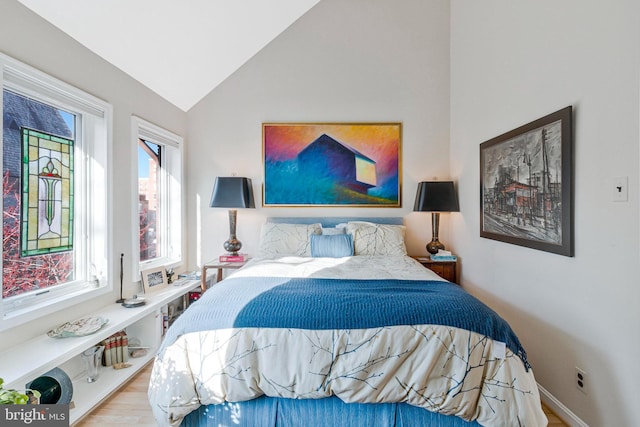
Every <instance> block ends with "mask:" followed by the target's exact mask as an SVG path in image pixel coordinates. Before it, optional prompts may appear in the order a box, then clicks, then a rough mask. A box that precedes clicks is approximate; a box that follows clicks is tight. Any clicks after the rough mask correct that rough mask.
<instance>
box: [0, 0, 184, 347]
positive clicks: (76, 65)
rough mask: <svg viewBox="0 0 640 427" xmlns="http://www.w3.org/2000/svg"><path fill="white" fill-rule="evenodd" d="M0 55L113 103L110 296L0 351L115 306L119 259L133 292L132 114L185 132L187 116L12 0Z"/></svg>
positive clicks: (1, 19)
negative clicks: (111, 278)
mask: <svg viewBox="0 0 640 427" xmlns="http://www.w3.org/2000/svg"><path fill="white" fill-rule="evenodd" d="M0 51H1V52H3V53H5V54H7V55H9V56H11V57H13V58H15V59H17V60H19V61H22V62H24V63H26V64H27V65H30V66H32V67H34V68H37V69H39V70H41V71H43V72H45V73H48V74H49V75H52V76H54V77H56V78H58V79H60V80H62V81H65V82H67V83H69V84H71V85H73V86H76V87H78V88H80V89H82V90H84V91H85V92H88V93H90V94H92V95H94V96H97V97H98V98H101V99H103V100H105V101H107V102H109V103H111V104H112V105H113V114H114V117H113V162H112V167H113V171H114V172H115V173H114V180H113V186H112V188H113V189H114V190H113V197H112V200H113V208H112V213H113V226H114V230H115V233H114V240H113V250H112V257H113V260H114V264H113V269H112V271H111V276H112V277H113V279H114V282H115V283H114V292H113V294H110V295H106V296H104V297H103V298H98V299H96V300H95V301H91V302H90V303H85V304H83V305H78V306H74V307H72V308H71V309H70V310H65V312H62V313H56V314H55V315H51V316H47V317H45V318H41V319H39V320H38V321H36V322H32V323H30V324H28V325H25V326H23V327H18V328H14V329H13V330H11V331H7V332H3V333H0V351H1V350H2V349H4V348H8V347H11V346H14V345H17V344H18V343H20V342H21V341H24V340H26V339H28V338H30V337H32V336H34V335H36V334H41V333H44V332H46V331H47V330H49V329H50V328H51V327H52V326H56V325H58V324H61V323H63V322H65V321H69V320H73V319H76V318H80V317H82V316H84V315H87V314H89V313H91V311H92V310H94V309H95V308H96V307H99V306H103V305H105V304H108V303H112V302H115V300H116V299H117V298H118V295H119V293H120V284H119V279H118V277H119V259H120V253H124V254H125V263H124V270H125V274H124V277H125V282H124V288H125V289H124V294H125V296H130V295H131V292H133V291H136V290H137V285H134V284H133V283H131V280H129V279H130V278H131V263H130V259H131V258H130V256H131V250H132V248H133V241H132V239H134V238H133V237H132V236H131V220H132V212H133V211H132V206H131V201H132V199H133V196H132V194H131V191H136V192H137V188H135V186H134V177H135V176H136V175H135V173H136V170H137V169H135V168H136V167H137V166H136V164H137V161H136V159H134V158H132V156H131V154H132V152H135V151H132V146H131V144H132V142H131V134H130V132H131V115H132V114H135V115H137V116H139V117H142V118H145V119H146V120H148V121H150V122H153V123H156V124H158V125H161V126H163V127H165V128H167V129H168V130H171V131H173V132H175V133H177V134H182V135H185V134H186V113H184V112H182V111H180V110H179V109H178V108H176V107H175V106H173V105H171V104H169V103H168V102H166V101H165V100H163V99H162V98H160V97H159V96H157V95H156V94H155V93H153V92H151V91H150V90H149V89H147V88H145V87H144V86H142V85H141V84H140V83H138V82H136V81H135V80H133V79H132V78H130V77H129V76H127V75H126V74H124V73H123V72H121V71H120V70H118V69H116V68H115V67H113V66H112V65H110V64H108V63H107V62H105V61H103V60H102V59H100V58H99V57H98V56H96V55H94V54H93V53H91V52H89V51H88V50H87V49H86V48H84V47H83V46H82V45H80V44H79V43H77V42H76V41H74V40H73V39H71V38H70V37H69V36H67V35H66V34H65V33H63V32H62V31H60V30H58V29H57V28H55V27H53V26H52V25H50V24H49V23H48V22H47V21H45V20H43V19H42V18H40V17H39V16H38V15H36V14H34V13H33V12H31V11H30V10H29V9H27V8H25V7H24V6H23V5H22V4H20V3H18V2H17V1H15V0H2V6H1V10H0Z"/></svg>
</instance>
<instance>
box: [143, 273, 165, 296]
mask: <svg viewBox="0 0 640 427" xmlns="http://www.w3.org/2000/svg"><path fill="white" fill-rule="evenodd" d="M140 274H141V275H142V287H143V288H144V293H145V294H149V293H152V292H157V291H158V290H160V289H163V288H165V287H166V286H167V285H168V280H167V272H166V271H165V269H164V267H156V268H150V269H148V270H142V272H141V273H140Z"/></svg>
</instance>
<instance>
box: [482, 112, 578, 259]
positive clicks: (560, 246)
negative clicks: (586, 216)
mask: <svg viewBox="0 0 640 427" xmlns="http://www.w3.org/2000/svg"><path fill="white" fill-rule="evenodd" d="M571 119H572V108H571V107H570V106H569V107H566V108H564V109H562V110H560V111H556V112H555V113H552V114H549V115H547V116H545V117H543V118H541V119H538V120H535V121H533V122H531V123H528V124H526V125H524V126H521V127H519V128H517V129H514V130H512V131H510V132H507V133H505V134H503V135H500V136H498V137H496V138H493V139H491V140H489V141H486V142H483V143H482V144H480V192H481V194H480V202H481V206H480V236H481V237H485V238H489V239H493V240H500V241H503V242H507V243H511V244H515V245H520V246H526V247H529V248H533V249H539V250H543V251H547V252H553V253H556V254H560V255H566V256H573V196H572V187H573V185H572V175H573V172H572V165H573V159H572V132H571V130H572V125H571Z"/></svg>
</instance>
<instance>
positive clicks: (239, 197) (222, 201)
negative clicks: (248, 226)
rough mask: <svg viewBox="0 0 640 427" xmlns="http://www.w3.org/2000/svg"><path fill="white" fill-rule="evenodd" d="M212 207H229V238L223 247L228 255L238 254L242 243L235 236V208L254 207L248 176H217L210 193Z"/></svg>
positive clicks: (236, 212) (236, 211)
mask: <svg viewBox="0 0 640 427" xmlns="http://www.w3.org/2000/svg"><path fill="white" fill-rule="evenodd" d="M209 206H210V207H212V208H229V240H227V241H226V242H224V245H223V246H224V249H225V250H226V251H227V253H228V254H229V255H238V251H239V250H240V248H241V247H242V243H241V242H240V241H239V240H238V239H237V238H236V222H237V214H238V210H237V208H255V203H254V201H253V187H252V186H251V179H250V178H241V177H237V176H231V177H217V178H216V182H215V183H214V185H213V192H212V193H211V203H209Z"/></svg>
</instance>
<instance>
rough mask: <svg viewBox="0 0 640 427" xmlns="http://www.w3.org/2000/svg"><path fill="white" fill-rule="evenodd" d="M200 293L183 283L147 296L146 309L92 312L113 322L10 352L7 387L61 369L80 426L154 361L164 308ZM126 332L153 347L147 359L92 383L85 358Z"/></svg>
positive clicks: (103, 372)
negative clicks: (70, 387) (81, 334)
mask: <svg viewBox="0 0 640 427" xmlns="http://www.w3.org/2000/svg"><path fill="white" fill-rule="evenodd" d="M199 288H200V281H199V280H184V279H183V280H179V281H177V282H176V283H174V284H171V285H168V286H167V287H166V288H164V289H161V290H159V291H157V292H155V293H154V294H152V295H145V300H146V304H145V305H143V306H140V307H135V308H125V307H123V306H122V305H121V304H116V303H114V304H110V305H108V306H106V307H104V308H102V309H101V310H98V311H97V312H95V313H92V315H93V316H100V317H102V318H105V319H108V323H107V324H106V325H105V326H103V327H102V328H101V329H100V330H99V331H98V332H96V333H94V334H91V335H88V336H84V337H73V338H50V337H48V336H47V335H46V334H43V335H41V336H38V337H35V338H32V339H30V340H28V341H26V342H24V343H21V344H19V345H17V346H15V347H12V348H10V349H8V350H6V351H4V352H3V353H2V354H0V366H2V367H4V368H3V369H2V377H3V378H4V381H5V384H4V388H14V389H17V390H21V389H24V388H25V385H26V384H28V383H29V382H31V381H33V380H34V379H36V378H38V377H39V376H41V375H42V374H44V373H46V372H48V371H50V370H51V369H53V368H56V367H60V368H61V369H63V370H64V371H65V372H66V373H67V375H69V377H70V378H71V380H72V383H73V398H72V405H71V409H70V411H69V417H70V423H71V425H73V424H75V423H76V422H77V421H79V420H80V419H81V418H82V417H83V416H84V415H86V414H87V413H88V412H89V411H91V410H92V409H93V408H94V407H95V406H96V405H98V404H99V403H100V402H102V400H104V399H105V398H106V397H108V396H109V395H110V394H111V393H113V391H115V390H117V389H118V388H119V387H120V386H121V385H123V384H124V383H125V382H126V381H127V380H128V379H130V378H131V377H132V376H133V375H135V374H136V373H137V372H139V371H140V370H141V369H142V368H143V367H144V366H145V365H146V364H147V363H148V362H149V361H151V360H152V359H153V358H154V356H155V353H156V351H157V350H158V347H159V346H160V343H161V341H162V332H163V319H162V313H161V308H162V307H163V306H165V305H167V304H169V303H170V302H172V301H174V300H176V299H178V298H180V297H182V296H184V295H185V294H187V293H188V292H189V291H191V290H197V289H199ZM69 320H76V319H69ZM121 330H126V331H127V335H128V336H129V337H130V338H137V339H139V340H140V342H141V345H144V346H147V347H150V349H149V350H148V351H147V355H146V356H144V357H140V358H129V361H128V362H127V363H130V364H131V367H129V368H124V369H118V370H116V369H113V368H111V367H104V366H101V367H100V369H99V377H98V380H97V381H96V382H94V383H88V382H86V380H85V372H84V370H83V369H82V363H81V359H80V354H81V353H82V352H83V351H84V350H86V349H88V348H91V347H93V346H94V345H96V344H98V343H99V342H101V341H102V340H104V339H105V338H107V337H109V336H110V335H112V334H114V333H116V332H118V331H121ZM7 367H9V368H10V369H7Z"/></svg>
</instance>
